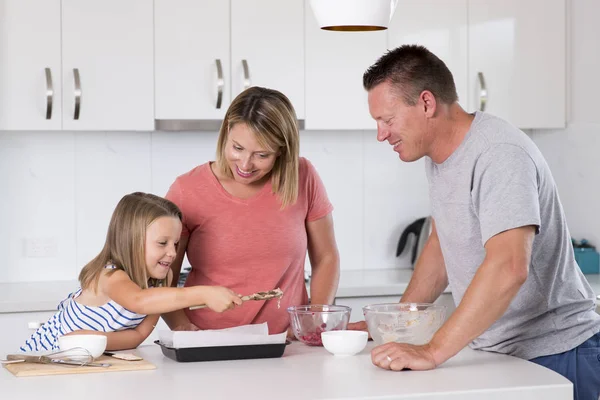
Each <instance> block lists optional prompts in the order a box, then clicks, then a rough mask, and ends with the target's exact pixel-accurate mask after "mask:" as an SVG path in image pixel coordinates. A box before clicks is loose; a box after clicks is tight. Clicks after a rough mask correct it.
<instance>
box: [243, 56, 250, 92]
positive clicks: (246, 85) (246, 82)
mask: <svg viewBox="0 0 600 400" xmlns="http://www.w3.org/2000/svg"><path fill="white" fill-rule="evenodd" d="M242 67H243V68H244V90H246V89H248V88H249V87H250V68H248V61H246V60H242Z"/></svg>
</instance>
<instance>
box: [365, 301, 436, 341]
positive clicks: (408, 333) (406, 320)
mask: <svg viewBox="0 0 600 400" xmlns="http://www.w3.org/2000/svg"><path fill="white" fill-rule="evenodd" d="M363 313H364V315H365V321H366V322H367V328H368V329H369V333H370V334H371V337H372V338H373V341H374V342H375V344H377V345H380V344H384V343H388V342H397V343H408V344H414V345H422V344H426V343H428V342H429V340H431V338H432V337H433V335H434V333H435V332H436V331H437V330H438V329H439V328H440V326H442V324H443V323H444V318H445V314H446V306H442V305H439V304H432V303H389V304H372V305H368V306H365V307H363Z"/></svg>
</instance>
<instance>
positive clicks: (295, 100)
mask: <svg viewBox="0 0 600 400" xmlns="http://www.w3.org/2000/svg"><path fill="white" fill-rule="evenodd" d="M303 20H304V1H303V0H291V1H290V0H287V1H285V2H283V1H280V0H255V1H252V2H248V1H246V0H231V1H223V0H202V1H191V0H155V51H156V54H155V66H156V112H155V116H156V119H158V120H218V119H222V118H223V116H224V115H225V111H226V110H227V107H228V106H229V104H230V102H231V99H233V98H234V97H235V96H237V95H238V94H239V93H240V92H241V91H242V90H244V89H245V88H247V87H249V86H265V87H269V88H273V89H277V90H279V91H281V92H282V93H284V94H285V95H286V96H287V97H289V99H290V101H291V102H292V104H293V105H294V108H295V109H296V113H297V116H298V118H299V119H303V118H304V24H303ZM219 93H220V94H219Z"/></svg>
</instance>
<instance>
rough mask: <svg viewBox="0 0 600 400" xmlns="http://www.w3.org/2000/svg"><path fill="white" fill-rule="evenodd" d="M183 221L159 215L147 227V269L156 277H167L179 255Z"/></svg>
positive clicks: (149, 274)
mask: <svg viewBox="0 0 600 400" xmlns="http://www.w3.org/2000/svg"><path fill="white" fill-rule="evenodd" d="M180 235H181V221H179V219H178V218H175V217H159V218H157V219H156V220H154V222H152V223H151V224H150V225H148V228H146V271H147V273H148V276H149V277H151V278H154V279H165V278H166V277H167V273H168V272H169V268H170V267H171V263H172V262H173V260H174V259H175V256H176V255H177V245H178V244H179V236H180Z"/></svg>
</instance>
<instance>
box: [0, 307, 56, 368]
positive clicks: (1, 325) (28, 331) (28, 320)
mask: <svg viewBox="0 0 600 400" xmlns="http://www.w3.org/2000/svg"><path fill="white" fill-rule="evenodd" d="M55 312H56V311H39V312H23V313H5V314H4V313H0V332H2V335H0V355H1V357H4V355H5V354H9V353H15V352H17V351H18V350H19V347H20V346H22V345H23V344H24V343H25V341H26V340H27V339H29V337H30V336H31V335H32V334H33V332H35V331H36V330H37V328H38V327H39V326H40V325H42V324H44V323H45V322H46V321H48V319H50V317H51V316H52V315H54V313H55Z"/></svg>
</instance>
